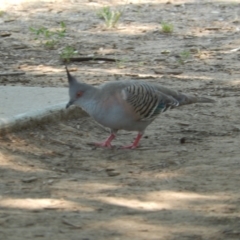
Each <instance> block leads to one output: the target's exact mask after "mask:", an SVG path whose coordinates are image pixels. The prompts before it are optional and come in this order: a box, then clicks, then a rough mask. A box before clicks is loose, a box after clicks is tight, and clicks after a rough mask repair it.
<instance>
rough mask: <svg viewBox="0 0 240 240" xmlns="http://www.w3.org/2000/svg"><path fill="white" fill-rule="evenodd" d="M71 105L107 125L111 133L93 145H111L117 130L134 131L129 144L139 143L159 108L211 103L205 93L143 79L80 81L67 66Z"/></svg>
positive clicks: (136, 144)
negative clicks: (99, 82) (97, 83)
mask: <svg viewBox="0 0 240 240" xmlns="http://www.w3.org/2000/svg"><path fill="white" fill-rule="evenodd" d="M66 72H67V77H68V82H69V96H70V101H69V102H68V104H67V106H66V108H68V107H69V106H71V105H77V106H80V107H81V108H82V109H83V110H84V111H86V112H87V113H88V114H89V115H90V116H91V117H92V118H94V119H95V121H97V122H98V123H100V124H101V125H103V126H105V127H108V128H110V130H111V134H110V136H109V137H108V138H107V139H106V140H105V141H104V142H102V143H95V145H96V146H101V147H108V148H111V147H112V145H111V142H112V140H113V139H114V138H115V137H116V134H117V131H118V130H127V131H137V132H138V135H137V137H136V139H135V140H134V142H133V143H132V144H131V145H128V146H125V147H122V148H129V149H134V148H137V147H138V144H139V141H140V139H141V138H142V136H143V134H144V131H145V129H146V128H147V126H148V125H149V124H151V123H152V121H153V120H154V119H155V118H156V117H157V116H158V115H159V114H160V113H162V112H165V111H166V110H168V109H169V108H174V107H177V106H181V105H185V104H191V103H197V102H200V103H212V102H214V100H212V99H209V98H206V97H196V96H192V95H186V94H183V93H180V92H177V91H174V90H171V89H168V88H166V87H163V86H161V85H158V84H153V83H148V82H144V81H137V80H130V81H116V82H108V83H104V84H102V85H100V86H98V87H95V86H92V85H89V84H86V83H83V82H79V81H77V80H76V78H75V77H73V76H72V75H71V74H70V73H69V71H68V69H67V67H66Z"/></svg>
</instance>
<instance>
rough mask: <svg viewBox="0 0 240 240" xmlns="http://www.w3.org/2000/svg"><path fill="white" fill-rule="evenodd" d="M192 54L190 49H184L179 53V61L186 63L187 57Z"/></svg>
mask: <svg viewBox="0 0 240 240" xmlns="http://www.w3.org/2000/svg"><path fill="white" fill-rule="evenodd" d="M190 56H191V53H190V52H189V51H188V50H184V51H182V52H181V53H180V54H179V57H180V59H179V60H178V61H179V63H181V64H184V63H185V62H186V60H187V59H189V58H190Z"/></svg>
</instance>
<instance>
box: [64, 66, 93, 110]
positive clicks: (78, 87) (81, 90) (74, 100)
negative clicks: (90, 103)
mask: <svg viewBox="0 0 240 240" xmlns="http://www.w3.org/2000/svg"><path fill="white" fill-rule="evenodd" d="M66 72H67V77H68V83H69V97H70V100H69V102H68V104H67V105H66V108H69V107H70V106H71V105H80V106H81V98H83V96H84V94H85V93H86V92H87V91H88V90H89V89H90V88H91V87H90V85H88V84H85V83H80V82H78V81H77V79H76V78H75V77H73V76H72V75H71V74H70V73H69V71H68V68H67V66H66Z"/></svg>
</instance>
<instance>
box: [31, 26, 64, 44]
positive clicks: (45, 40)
mask: <svg viewBox="0 0 240 240" xmlns="http://www.w3.org/2000/svg"><path fill="white" fill-rule="evenodd" d="M30 31H31V32H32V33H33V34H35V35H36V37H35V40H40V43H41V44H43V45H44V46H45V47H46V48H48V49H53V48H54V47H55V45H56V44H58V42H59V39H60V38H63V37H65V34H66V25H65V23H64V22H61V23H60V29H59V30H56V31H51V30H49V29H48V28H46V27H40V28H34V27H30Z"/></svg>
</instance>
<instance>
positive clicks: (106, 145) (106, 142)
mask: <svg viewBox="0 0 240 240" xmlns="http://www.w3.org/2000/svg"><path fill="white" fill-rule="evenodd" d="M115 137H116V135H115V134H113V133H111V135H110V136H109V137H108V138H107V139H106V140H105V141H104V142H102V143H95V146H98V147H108V148H111V147H112V145H111V142H112V140H113V139H114V138H115Z"/></svg>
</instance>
